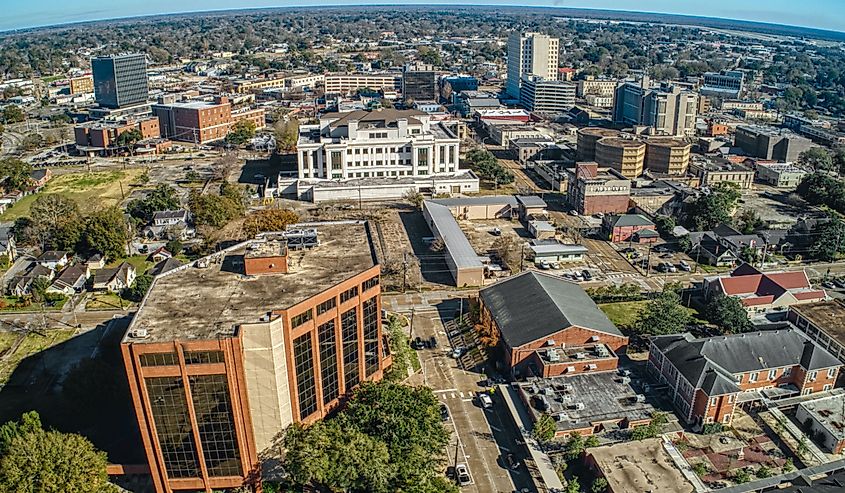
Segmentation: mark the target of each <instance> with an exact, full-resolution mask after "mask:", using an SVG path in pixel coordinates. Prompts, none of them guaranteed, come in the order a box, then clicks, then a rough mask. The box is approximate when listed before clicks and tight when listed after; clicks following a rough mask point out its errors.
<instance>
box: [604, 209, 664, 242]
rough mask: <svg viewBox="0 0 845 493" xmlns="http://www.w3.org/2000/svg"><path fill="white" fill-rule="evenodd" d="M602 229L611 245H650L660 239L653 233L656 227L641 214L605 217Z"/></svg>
mask: <svg viewBox="0 0 845 493" xmlns="http://www.w3.org/2000/svg"><path fill="white" fill-rule="evenodd" d="M602 228H603V229H604V232H605V233H606V234H607V238H608V240H610V241H611V242H613V243H621V242H623V241H636V242H637V243H652V242H655V241H657V239H658V238H659V237H660V236H659V235H658V234H657V232H656V231H655V229H656V226H655V225H654V223H653V222H651V221H650V220H649V219H648V218H647V217H645V216H643V215H641V214H622V215H620V216H616V215H612V216H605V217H604V219H603V220H602Z"/></svg>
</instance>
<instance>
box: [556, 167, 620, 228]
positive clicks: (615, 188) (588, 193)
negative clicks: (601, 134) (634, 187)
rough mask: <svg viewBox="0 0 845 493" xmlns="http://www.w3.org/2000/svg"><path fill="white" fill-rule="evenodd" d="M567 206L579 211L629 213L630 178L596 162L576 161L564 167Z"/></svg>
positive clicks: (585, 212)
mask: <svg viewBox="0 0 845 493" xmlns="http://www.w3.org/2000/svg"><path fill="white" fill-rule="evenodd" d="M566 183H567V195H566V199H567V201H568V202H569V205H570V206H571V207H572V208H573V209H575V210H576V211H578V212H579V213H580V214H587V215H592V214H598V213H603V214H623V213H625V212H628V208H629V207H630V204H629V203H630V199H631V180H629V179H628V178H625V177H624V176H622V175H621V174H619V173H618V172H617V171H615V170H612V169H605V168H599V165H598V164H597V163H593V162H584V163H577V164H576V165H575V169H572V170H570V169H568V170H566Z"/></svg>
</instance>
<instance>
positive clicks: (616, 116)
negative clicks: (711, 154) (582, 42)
mask: <svg viewBox="0 0 845 493" xmlns="http://www.w3.org/2000/svg"><path fill="white" fill-rule="evenodd" d="M650 84H651V81H650V80H649V78H648V77H643V78H642V80H640V81H639V82H625V83H623V84H620V85H619V86H618V87H617V88H616V97H615V101H614V102H613V121H614V122H616V123H620V124H624V125H644V126H648V127H652V133H653V134H656V135H669V136H673V137H674V136H692V135H694V134H695V120H696V116H697V115H698V95H697V94H695V93H694V92H692V91H688V90H683V89H681V88H680V87H678V86H665V85H664V86H662V87H659V88H658V87H655V88H652V87H651V86H650Z"/></svg>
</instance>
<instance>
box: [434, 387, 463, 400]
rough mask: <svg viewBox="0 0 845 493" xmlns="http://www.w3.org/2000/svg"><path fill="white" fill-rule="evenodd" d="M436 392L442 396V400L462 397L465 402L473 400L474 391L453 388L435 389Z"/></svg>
mask: <svg viewBox="0 0 845 493" xmlns="http://www.w3.org/2000/svg"><path fill="white" fill-rule="evenodd" d="M434 393H435V394H437V396H438V397H439V398H440V400H442V401H446V400H449V399H461V400H462V401H464V402H469V401H471V400H472V392H461V391H459V390H455V389H451V390H435V391H434Z"/></svg>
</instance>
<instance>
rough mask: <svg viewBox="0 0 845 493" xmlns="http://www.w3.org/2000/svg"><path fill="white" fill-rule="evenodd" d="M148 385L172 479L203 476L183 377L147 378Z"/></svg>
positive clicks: (165, 465) (166, 466) (168, 471)
mask: <svg viewBox="0 0 845 493" xmlns="http://www.w3.org/2000/svg"><path fill="white" fill-rule="evenodd" d="M146 384H147V394H149V399H150V408H151V410H152V415H153V422H154V423H155V427H156V435H157V436H158V441H159V444H160V445H161V455H162V457H163V458H164V468H165V469H166V470H167V475H168V476H170V477H171V478H197V477H199V475H200V472H199V460H198V459H197V449H196V446H195V444H194V435H193V433H192V431H191V421H190V419H189V417H188V403H187V400H186V399H185V387H184V386H183V381H182V379H181V378H179V377H161V378H147V379H146Z"/></svg>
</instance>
